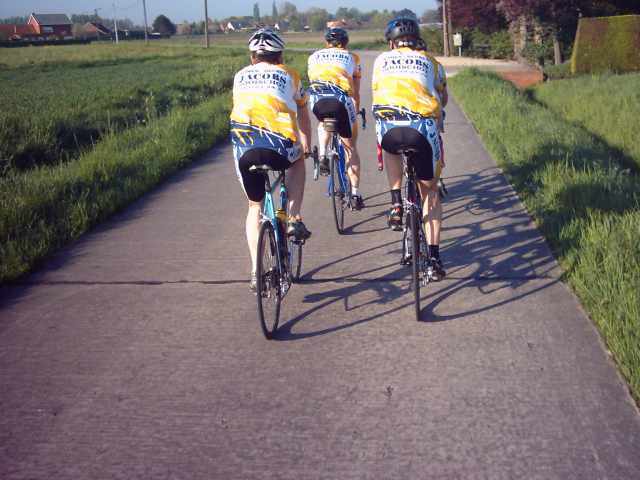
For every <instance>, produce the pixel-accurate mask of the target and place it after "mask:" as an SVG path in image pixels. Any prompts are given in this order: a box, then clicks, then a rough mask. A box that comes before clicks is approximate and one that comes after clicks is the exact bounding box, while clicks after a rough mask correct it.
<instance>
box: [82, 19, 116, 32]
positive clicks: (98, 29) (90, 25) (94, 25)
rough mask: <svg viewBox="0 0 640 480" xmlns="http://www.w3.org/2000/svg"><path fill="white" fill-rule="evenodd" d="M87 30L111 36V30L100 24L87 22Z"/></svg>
mask: <svg viewBox="0 0 640 480" xmlns="http://www.w3.org/2000/svg"><path fill="white" fill-rule="evenodd" d="M84 28H85V29H86V30H91V31H94V32H100V33H102V34H103V35H111V29H109V28H107V27H105V26H104V25H103V24H102V23H100V22H87V23H86V24H85V26H84Z"/></svg>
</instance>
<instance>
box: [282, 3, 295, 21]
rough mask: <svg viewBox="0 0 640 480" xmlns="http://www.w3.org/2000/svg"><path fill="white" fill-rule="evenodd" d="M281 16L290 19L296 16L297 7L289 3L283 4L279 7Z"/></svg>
mask: <svg viewBox="0 0 640 480" xmlns="http://www.w3.org/2000/svg"><path fill="white" fill-rule="evenodd" d="M281 10H282V16H283V17H285V18H289V17H292V16H294V15H297V14H298V7H296V6H295V5H294V4H293V3H291V2H284V3H283V4H282V6H281Z"/></svg>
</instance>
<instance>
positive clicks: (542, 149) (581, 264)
mask: <svg viewBox="0 0 640 480" xmlns="http://www.w3.org/2000/svg"><path fill="white" fill-rule="evenodd" d="M571 82H573V83H567V81H558V82H551V83H549V84H548V85H545V86H543V87H540V89H539V90H536V91H535V92H533V97H534V98H531V96H530V95H527V94H526V93H521V92H519V91H518V90H517V89H516V88H515V87H513V86H512V85H511V84H509V83H507V82H505V81H503V80H501V79H500V78H498V77H497V76H496V75H493V74H489V73H481V72H479V71H474V70H468V71H465V72H463V73H461V74H459V75H457V76H456V77H454V78H452V79H451V81H450V85H451V88H452V91H453V94H454V96H455V98H456V100H458V101H459V102H461V104H462V106H463V107H464V110H465V112H466V113H467V115H468V116H469V117H470V118H471V120H472V121H473V123H474V125H475V126H476V128H477V129H478V131H479V132H480V134H481V136H482V138H483V140H484V142H485V144H486V146H487V148H488V149H489V150H490V152H491V153H492V155H493V156H494V158H496V160H497V161H498V163H499V164H500V166H501V167H502V168H503V170H504V171H505V173H506V174H507V176H508V177H509V179H510V180H511V182H512V184H513V185H514V187H515V188H516V190H517V191H518V193H519V194H520V196H521V198H522V199H523V201H524V202H525V204H526V206H527V208H528V210H529V212H530V213H531V214H532V215H533V217H534V219H535V220H536V222H537V224H538V226H539V228H540V229H541V231H542V232H543V233H544V235H545V236H546V238H547V239H548V240H549V242H550V244H551V246H552V248H553V249H554V252H555V254H556V256H557V258H558V259H559V260H560V262H561V264H562V266H563V267H564V270H565V278H566V280H567V282H568V283H569V284H570V285H571V286H572V287H573V289H574V291H575V292H576V293H577V294H578V296H579V297H580V299H581V300H582V303H583V305H584V306H585V308H586V310H587V311H588V312H589V314H590V315H591V317H592V318H593V320H594V321H595V323H596V324H597V325H598V327H599V328H600V331H601V332H602V334H603V337H604V339H605V341H606V343H607V346H608V348H609V349H610V350H611V351H612V352H613V354H614V357H615V359H616V361H617V362H618V365H619V366H620V369H621V371H622V373H623V375H624V376H625V377H626V378H627V379H628V381H629V384H630V386H631V390H632V392H633V394H634V396H635V398H636V400H638V401H640V241H638V238H640V177H639V176H638V175H637V174H636V173H635V172H634V169H632V170H629V169H628V167H629V159H630V158H636V157H635V155H636V153H635V152H636V151H637V150H636V146H635V145H634V144H633V142H631V143H629V142H628V139H629V137H627V136H626V134H625V133H624V132H625V130H624V129H621V130H622V133H621V132H620V130H618V129H615V128H611V127H609V125H614V124H620V125H624V124H628V125H637V118H638V116H639V115H640V103H638V102H636V103H635V105H628V104H627V102H628V101H629V100H628V99H629V98H631V99H632V98H633V95H634V94H636V93H637V86H636V87H633V85H634V84H635V85H637V78H635V77H631V76H625V77H602V78H599V79H592V80H589V79H585V80H576V81H574V80H572V81H571ZM594 85H599V86H600V92H602V93H601V94H602V95H606V99H603V101H600V100H595V103H596V104H597V107H596V110H597V113H598V117H597V119H596V118H591V115H592V113H593V112H592V111H591V110H590V107H589V106H587V105H588V103H589V102H590V101H592V97H590V96H589V95H590V94H591V93H594V90H593V86H594ZM634 88H635V89H636V90H634ZM542 98H544V99H545V103H546V102H549V103H550V106H549V107H547V106H546V104H545V103H540V101H542V100H540V101H536V99H542ZM636 98H637V97H636ZM631 103H632V102H631ZM551 104H552V105H551ZM621 105H624V108H623V107H621ZM617 117H621V118H617Z"/></svg>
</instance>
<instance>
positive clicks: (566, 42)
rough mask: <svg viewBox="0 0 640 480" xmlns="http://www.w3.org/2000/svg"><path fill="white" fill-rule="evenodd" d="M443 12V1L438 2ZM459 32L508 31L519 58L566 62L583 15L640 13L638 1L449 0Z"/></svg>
mask: <svg viewBox="0 0 640 480" xmlns="http://www.w3.org/2000/svg"><path fill="white" fill-rule="evenodd" d="M438 3H439V6H440V12H441V11H442V0H438ZM447 3H448V4H449V9H450V14H451V21H452V24H453V26H454V28H455V29H461V28H478V29H480V30H481V31H483V32H485V33H492V32H496V31H498V30H502V29H506V28H508V29H509V31H510V33H511V35H512V39H513V43H514V51H515V54H516V56H517V57H522V56H529V57H538V58H544V57H545V56H547V55H549V56H551V55H552V56H553V58H554V61H555V63H556V64H557V63H560V62H561V61H562V52H563V51H565V52H566V51H568V49H569V48H570V47H571V45H572V43H573V39H574V37H575V32H576V27H577V24H578V19H579V18H580V17H581V16H585V17H593V16H610V15H622V14H631V13H640V1H638V0H562V1H558V0H447Z"/></svg>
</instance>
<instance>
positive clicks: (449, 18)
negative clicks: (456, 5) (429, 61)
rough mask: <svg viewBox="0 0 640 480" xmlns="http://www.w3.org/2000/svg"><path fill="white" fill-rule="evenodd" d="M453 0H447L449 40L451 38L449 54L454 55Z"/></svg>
mask: <svg viewBox="0 0 640 480" xmlns="http://www.w3.org/2000/svg"><path fill="white" fill-rule="evenodd" d="M452 2H453V0H447V22H449V23H448V24H447V40H449V54H450V55H453V51H454V49H453V27H452V26H451V3H452Z"/></svg>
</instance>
